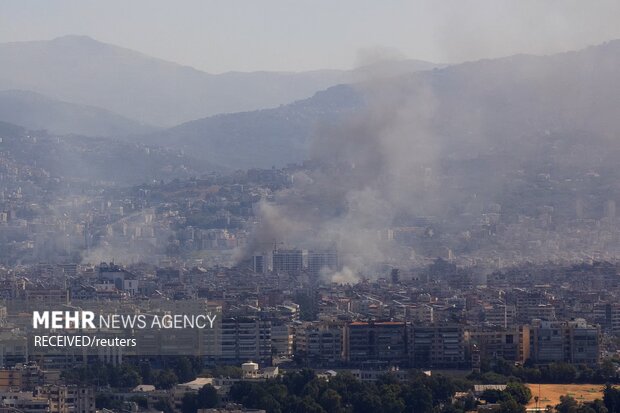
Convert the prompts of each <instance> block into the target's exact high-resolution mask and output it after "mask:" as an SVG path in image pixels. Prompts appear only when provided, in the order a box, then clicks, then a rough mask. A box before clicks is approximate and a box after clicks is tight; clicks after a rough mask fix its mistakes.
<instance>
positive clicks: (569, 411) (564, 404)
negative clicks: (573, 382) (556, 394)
mask: <svg viewBox="0 0 620 413" xmlns="http://www.w3.org/2000/svg"><path fill="white" fill-rule="evenodd" d="M577 407H578V406H577V400H575V399H573V398H572V397H571V396H568V395H566V396H560V404H558V405H557V406H555V410H557V411H558V413H575V412H576V411H577Z"/></svg>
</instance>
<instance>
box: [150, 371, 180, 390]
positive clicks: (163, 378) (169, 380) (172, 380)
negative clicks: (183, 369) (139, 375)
mask: <svg viewBox="0 0 620 413" xmlns="http://www.w3.org/2000/svg"><path fill="white" fill-rule="evenodd" d="M178 382H179V379H178V378H177V375H176V374H174V372H173V371H172V370H170V369H166V370H163V371H160V372H159V373H158V374H157V376H156V377H155V387H157V388H158V389H164V390H167V389H171V388H172V386H174V385H175V384H177V383H178Z"/></svg>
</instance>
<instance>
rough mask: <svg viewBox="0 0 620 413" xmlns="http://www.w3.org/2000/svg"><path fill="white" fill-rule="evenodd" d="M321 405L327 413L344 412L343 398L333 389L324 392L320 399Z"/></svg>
mask: <svg viewBox="0 0 620 413" xmlns="http://www.w3.org/2000/svg"><path fill="white" fill-rule="evenodd" d="M319 404H320V405H321V406H322V407H323V409H324V410H325V411H326V412H327V413H340V412H342V397H341V396H340V395H339V394H338V392H337V391H335V390H333V389H327V390H326V391H325V392H323V394H322V395H321V397H320V399H319Z"/></svg>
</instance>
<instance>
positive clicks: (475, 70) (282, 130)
mask: <svg viewBox="0 0 620 413" xmlns="http://www.w3.org/2000/svg"><path fill="white" fill-rule="evenodd" d="M618 67H620V41H610V42H607V43H605V44H602V45H598V46H591V47H588V48H586V49H583V50H579V51H574V52H568V53H561V54H556V55H550V56H531V55H515V56H511V57H507V58H501V59H489V60H481V61H475V62H468V63H463V64H458V65H452V66H448V67H445V68H438V69H433V70H429V71H421V72H416V73H409V74H406V75H399V76H394V77H391V78H380V79H374V80H368V81H365V82H360V83H356V84H350V85H339V86H334V87H331V88H328V89H327V90H325V91H321V92H318V93H316V94H315V95H314V96H312V97H311V98H308V99H304V100H300V101H297V102H294V103H291V104H288V105H283V106H280V107H278V108H273V109H267V110H259V111H251V112H243V113H234V114H226V115H218V116H213V117H208V118H204V119H200V120H195V121H192V122H188V123H185V124H182V125H179V126H176V127H173V128H170V129H165V130H160V131H156V132H154V133H152V134H147V135H143V136H140V137H139V138H138V139H139V141H142V142H150V143H155V144H158V145H165V146H169V147H172V148H175V149H178V150H183V151H191V153H192V154H193V156H197V157H200V158H202V159H205V160H209V161H210V162H213V163H216V164H224V165H228V166H229V167H233V168H248V167H270V166H272V165H275V166H281V165H285V164H287V163H289V162H296V161H300V160H304V159H308V158H309V157H310V150H311V146H312V145H313V142H316V141H317V139H318V140H323V141H325V142H324V144H325V145H329V136H325V135H326V134H327V135H329V134H330V133H333V132H334V129H333V128H330V127H329V125H330V124H331V125H336V124H346V123H347V122H350V121H351V120H350V118H351V116H352V115H355V114H357V115H361V116H366V117H367V118H368V117H372V116H374V115H375V114H376V112H381V111H388V110H392V111H394V112H395V113H398V112H399V111H402V110H403V109H402V107H407V110H408V111H410V112H411V114H410V115H412V116H416V112H424V111H426V112H429V113H427V114H426V115H425V116H428V117H429V119H428V120H427V123H428V125H425V131H424V133H426V134H428V135H429V136H431V137H432V139H433V140H434V142H436V143H437V145H439V146H441V153H440V154H439V155H438V156H440V157H443V158H453V157H457V158H459V157H460V158H468V157H469V158H475V157H477V156H479V155H480V154H488V153H492V152H493V151H497V150H502V151H508V152H509V153H510V154H511V156H512V157H515V158H517V157H518V158H519V159H525V158H527V157H528V156H534V155H535V154H534V153H532V150H533V149H532V145H534V146H536V145H537V143H538V141H539V140H540V139H544V138H545V137H547V136H564V137H568V136H570V137H571V138H570V139H571V142H572V144H574V145H577V146H574V147H572V148H573V149H571V150H574V151H576V152H575V153H572V152H571V153H570V154H565V155H566V158H565V160H564V162H568V160H569V159H579V155H578V154H579V149H575V148H579V147H584V146H586V147H587V146H588V145H594V144H595V143H596V142H604V143H605V144H606V145H608V146H607V147H608V148H609V147H610V145H617V142H618V132H617V131H618V130H620V116H618V114H619V113H620V71H618V70H617V68H618ZM416 132H417V131H416V130H415V128H412V130H410V131H407V133H410V134H411V135H412V136H414V135H415V134H416ZM354 138H355V137H354V136H352V137H351V139H354ZM530 144H531V145H530ZM567 150H568V149H567Z"/></svg>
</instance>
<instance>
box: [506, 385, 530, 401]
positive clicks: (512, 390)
mask: <svg viewBox="0 0 620 413" xmlns="http://www.w3.org/2000/svg"><path fill="white" fill-rule="evenodd" d="M505 391H506V392H507V393H508V394H510V395H511V396H512V397H513V398H514V399H515V400H516V402H517V403H519V404H522V405H526V404H528V403H529V402H530V399H531V398H532V391H531V390H530V388H529V387H527V386H526V385H524V384H523V383H517V382H514V381H513V382H510V383H508V384H507V385H506V390H505Z"/></svg>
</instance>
